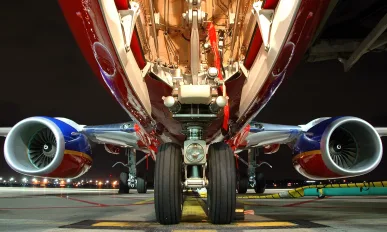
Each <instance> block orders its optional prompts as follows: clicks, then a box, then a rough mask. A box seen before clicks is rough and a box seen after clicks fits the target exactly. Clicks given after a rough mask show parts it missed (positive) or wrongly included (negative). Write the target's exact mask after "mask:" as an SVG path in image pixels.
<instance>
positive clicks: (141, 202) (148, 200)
mask: <svg viewBox="0 0 387 232" xmlns="http://www.w3.org/2000/svg"><path fill="white" fill-rule="evenodd" d="M153 200H154V198H153V197H152V198H149V199H146V200H143V201H139V202H136V203H133V205H144V204H146V203H150V202H151V201H153ZM152 203H153V202H152Z"/></svg>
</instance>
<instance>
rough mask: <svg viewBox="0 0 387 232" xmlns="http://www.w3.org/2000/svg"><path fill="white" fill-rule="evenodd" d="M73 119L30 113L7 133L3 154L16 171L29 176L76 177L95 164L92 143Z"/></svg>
mask: <svg viewBox="0 0 387 232" xmlns="http://www.w3.org/2000/svg"><path fill="white" fill-rule="evenodd" d="M74 127H78V125H77V124H75V123H74V122H73V121H71V120H68V119H60V118H49V117H31V118H27V119H24V120H22V121H20V122H19V123H17V124H16V125H15V126H14V127H13V128H12V129H11V131H10V132H9V133H8V135H7V138H6V140H5V144H4V155H5V160H6V161H7V163H8V165H9V166H10V167H11V168H12V169H13V170H15V171H17V172H19V173H21V174H24V175H30V176H42V177H52V178H76V177H79V176H81V175H83V174H84V173H86V172H87V171H88V170H89V168H90V167H91V164H92V159H91V157H90V154H91V147H90V144H89V142H88V140H87V138H86V136H84V135H83V134H79V133H77V132H78V130H77V129H76V128H74Z"/></svg>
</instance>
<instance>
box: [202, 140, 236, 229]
mask: <svg viewBox="0 0 387 232" xmlns="http://www.w3.org/2000/svg"><path fill="white" fill-rule="evenodd" d="M208 178H209V180H208V181H209V186H208V193H207V206H208V217H209V219H210V221H211V222H212V223H213V224H229V223H231V222H232V221H233V220H234V218H235V207H236V191H235V190H236V167H235V158H234V153H233V151H232V150H231V148H230V147H229V146H228V145H227V144H225V143H214V144H212V145H210V147H209V149H208Z"/></svg>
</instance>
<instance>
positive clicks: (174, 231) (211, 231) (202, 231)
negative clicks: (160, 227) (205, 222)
mask: <svg viewBox="0 0 387 232" xmlns="http://www.w3.org/2000/svg"><path fill="white" fill-rule="evenodd" d="M216 231H217V230H172V232H216Z"/></svg>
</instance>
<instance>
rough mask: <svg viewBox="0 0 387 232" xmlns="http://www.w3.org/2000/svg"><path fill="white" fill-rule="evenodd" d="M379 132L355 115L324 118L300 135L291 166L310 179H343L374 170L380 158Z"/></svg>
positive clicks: (381, 150)
mask: <svg viewBox="0 0 387 232" xmlns="http://www.w3.org/2000/svg"><path fill="white" fill-rule="evenodd" d="M382 153H383V147H382V142H381V139H380V137H379V134H378V133H377V132H376V130H375V129H374V127H373V126H371V125H370V124H369V123H367V122H366V121H364V120H362V119H359V118H355V117H336V118H329V119H327V120H324V121H322V122H320V123H318V124H317V125H315V126H313V127H312V128H310V129H309V130H308V131H307V132H306V133H305V134H303V135H302V136H300V137H299V139H298V140H297V142H296V143H295V144H294V147H293V155H294V157H293V166H294V167H295V169H296V170H297V171H298V172H299V173H300V174H302V175H304V176H305V177H307V178H310V179H332V178H344V177H352V176H359V175H363V174H366V173H368V172H370V171H372V170H374V169H375V168H376V167H377V166H378V164H379V163H380V161H381V159H382Z"/></svg>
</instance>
